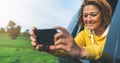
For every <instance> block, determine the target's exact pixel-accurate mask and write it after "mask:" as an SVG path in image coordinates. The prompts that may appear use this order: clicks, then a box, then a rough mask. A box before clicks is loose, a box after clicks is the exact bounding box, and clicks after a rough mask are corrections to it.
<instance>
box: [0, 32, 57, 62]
mask: <svg viewBox="0 0 120 63" xmlns="http://www.w3.org/2000/svg"><path fill="white" fill-rule="evenodd" d="M56 59H57V58H56V57H54V56H52V55H50V54H48V53H45V52H39V51H36V50H35V49H34V48H33V46H32V45H31V43H30V39H29V36H28V37H23V36H22V35H20V36H19V37H17V39H15V40H13V39H11V38H10V36H9V35H8V34H6V33H0V63H55V62H56Z"/></svg>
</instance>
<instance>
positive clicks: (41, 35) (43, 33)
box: [35, 29, 57, 45]
mask: <svg viewBox="0 0 120 63" xmlns="http://www.w3.org/2000/svg"><path fill="white" fill-rule="evenodd" d="M56 33H57V30H56V29H38V30H36V31H35V35H36V39H37V41H38V43H39V44H44V45H54V35H55V34H56Z"/></svg>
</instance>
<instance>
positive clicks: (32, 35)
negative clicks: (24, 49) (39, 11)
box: [30, 27, 54, 51]
mask: <svg viewBox="0 0 120 63" xmlns="http://www.w3.org/2000/svg"><path fill="white" fill-rule="evenodd" d="M35 30H37V29H36V28H35V27H32V30H31V31H30V39H31V44H32V45H33V46H34V47H35V48H36V49H37V50H40V51H47V50H51V49H50V48H51V47H52V49H54V46H48V45H43V44H39V43H38V41H37V40H36V35H35V33H34V31H35Z"/></svg>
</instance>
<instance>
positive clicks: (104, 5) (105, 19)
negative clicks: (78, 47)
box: [78, 0, 112, 28]
mask: <svg viewBox="0 0 120 63" xmlns="http://www.w3.org/2000/svg"><path fill="white" fill-rule="evenodd" d="M86 5H94V6H96V7H97V8H98V9H99V11H100V12H101V17H102V21H101V25H102V26H104V27H105V28H106V27H107V26H108V25H109V24H110V22H111V17H112V9H111V6H110V4H109V3H108V2H107V1H106V0H84V1H83V3H82V6H81V9H80V10H79V15H78V22H79V23H80V26H81V27H82V28H83V27H84V22H83V9H84V7H85V6H86Z"/></svg>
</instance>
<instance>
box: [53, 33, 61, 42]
mask: <svg viewBox="0 0 120 63" xmlns="http://www.w3.org/2000/svg"><path fill="white" fill-rule="evenodd" d="M61 37H63V33H62V32H59V33H56V34H55V35H54V42H55V41H57V40H58V39H60V38H61Z"/></svg>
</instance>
